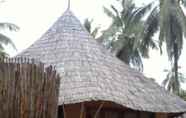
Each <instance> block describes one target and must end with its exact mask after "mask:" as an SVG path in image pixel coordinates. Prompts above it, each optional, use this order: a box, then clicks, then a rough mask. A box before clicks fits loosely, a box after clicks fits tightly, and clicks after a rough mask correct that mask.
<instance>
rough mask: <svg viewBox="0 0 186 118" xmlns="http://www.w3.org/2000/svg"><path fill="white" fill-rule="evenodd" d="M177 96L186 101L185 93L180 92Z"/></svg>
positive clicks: (183, 91)
mask: <svg viewBox="0 0 186 118" xmlns="http://www.w3.org/2000/svg"><path fill="white" fill-rule="evenodd" d="M179 96H180V97H181V98H182V99H184V100H185V101H186V91H185V90H181V91H180V94H179Z"/></svg>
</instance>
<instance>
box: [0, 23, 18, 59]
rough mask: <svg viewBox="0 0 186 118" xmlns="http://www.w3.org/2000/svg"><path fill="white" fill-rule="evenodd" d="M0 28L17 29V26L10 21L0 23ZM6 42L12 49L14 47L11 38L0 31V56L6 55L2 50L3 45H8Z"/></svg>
mask: <svg viewBox="0 0 186 118" xmlns="http://www.w3.org/2000/svg"><path fill="white" fill-rule="evenodd" d="M0 29H8V30H9V31H17V30H18V29H19V27H18V26H16V25H14V24H11V23H0ZM8 44H10V45H11V46H12V47H13V48H14V49H16V47H15V45H14V43H13V42H12V40H11V39H10V38H9V37H7V36H6V35H4V34H2V33H0V58H2V57H6V56H8V54H7V53H6V52H5V51H4V45H8Z"/></svg>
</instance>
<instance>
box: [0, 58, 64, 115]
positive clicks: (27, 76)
mask: <svg viewBox="0 0 186 118" xmlns="http://www.w3.org/2000/svg"><path fill="white" fill-rule="evenodd" d="M59 81H60V78H59V75H58V74H56V71H55V69H54V68H53V67H52V66H49V67H47V68H44V64H42V63H38V62H36V61H35V60H31V59H26V58H16V59H15V58H14V59H8V58H6V59H0V118H57V108H58V105H57V103H58V93H59V83H60V82H59Z"/></svg>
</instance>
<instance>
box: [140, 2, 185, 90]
mask: <svg viewBox="0 0 186 118" xmlns="http://www.w3.org/2000/svg"><path fill="white" fill-rule="evenodd" d="M156 1H157V2H158V4H157V5H156V6H155V7H154V8H153V10H152V12H151V13H150V15H149V16H148V18H147V20H146V22H145V30H144V32H143V38H144V40H152V37H153V35H154V34H155V33H156V32H157V31H160V33H159V46H160V48H161V47H162V44H163V42H165V44H166V51H167V54H168V58H169V61H170V62H171V64H172V68H174V74H172V76H173V77H171V79H175V80H174V81H173V82H176V81H177V82H179V80H178V79H179V77H178V60H179V57H180V55H181V52H182V47H183V37H185V36H186V17H185V15H184V12H183V9H182V7H181V5H182V3H185V0H156ZM183 5H184V4H183ZM161 52H162V50H161ZM173 88H174V87H173Z"/></svg>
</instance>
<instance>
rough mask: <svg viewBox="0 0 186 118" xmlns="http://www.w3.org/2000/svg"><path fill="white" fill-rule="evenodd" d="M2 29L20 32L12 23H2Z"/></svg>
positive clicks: (0, 24) (0, 26)
mask: <svg viewBox="0 0 186 118" xmlns="http://www.w3.org/2000/svg"><path fill="white" fill-rule="evenodd" d="M0 28H1V29H8V30H10V31H18V30H19V27H18V26H17V25H15V24H12V23H6V22H5V23H3V22H2V23H0Z"/></svg>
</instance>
